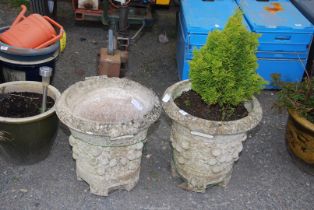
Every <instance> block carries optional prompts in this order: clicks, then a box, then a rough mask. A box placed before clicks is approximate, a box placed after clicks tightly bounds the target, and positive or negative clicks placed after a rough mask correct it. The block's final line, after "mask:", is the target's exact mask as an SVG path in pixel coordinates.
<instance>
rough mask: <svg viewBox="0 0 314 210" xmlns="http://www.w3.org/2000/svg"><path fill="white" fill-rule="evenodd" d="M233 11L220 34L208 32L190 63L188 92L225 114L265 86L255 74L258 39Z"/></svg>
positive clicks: (240, 15) (239, 13)
mask: <svg viewBox="0 0 314 210" xmlns="http://www.w3.org/2000/svg"><path fill="white" fill-rule="evenodd" d="M242 21H243V20H242V13H241V11H240V10H237V11H236V13H235V14H234V15H233V16H232V17H231V18H230V19H229V21H228V23H227V25H226V27H225V28H224V30H222V31H218V30H215V31H213V32H211V33H209V35H208V38H207V42H206V44H205V45H204V46H203V47H202V48H201V49H200V50H194V52H193V59H192V60H191V61H190V80H191V82H192V89H193V90H194V91H195V92H197V93H198V94H199V95H200V96H201V97H202V99H203V100H204V101H205V102H206V103H208V104H218V105H220V106H221V107H222V109H223V110H224V112H225V115H228V114H229V113H230V112H232V111H233V110H232V108H231V107H235V106H237V105H239V104H240V103H242V102H244V101H246V100H249V99H251V97H252V96H253V95H254V94H255V93H258V92H259V91H260V90H261V89H262V88H263V85H264V84H265V81H264V80H263V79H262V78H261V77H260V76H259V75H258V74H257V73H256V69H257V58H256V55H255V53H256V50H257V46H258V37H259V35H258V34H256V33H252V32H249V31H248V30H247V29H246V27H245V26H244V25H243V23H242Z"/></svg>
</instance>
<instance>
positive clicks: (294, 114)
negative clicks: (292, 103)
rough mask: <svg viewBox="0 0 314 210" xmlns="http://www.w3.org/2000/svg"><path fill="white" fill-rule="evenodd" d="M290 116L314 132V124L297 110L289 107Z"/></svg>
mask: <svg viewBox="0 0 314 210" xmlns="http://www.w3.org/2000/svg"><path fill="white" fill-rule="evenodd" d="M288 113H289V115H290V117H292V118H293V119H294V120H295V121H296V122H298V123H299V124H300V125H302V126H303V127H304V128H306V129H308V130H310V131H312V132H314V124H313V123H311V122H310V121H308V120H307V119H306V118H305V117H303V116H302V115H300V114H299V113H298V112H297V111H296V110H293V109H288Z"/></svg>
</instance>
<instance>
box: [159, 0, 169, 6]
mask: <svg viewBox="0 0 314 210" xmlns="http://www.w3.org/2000/svg"><path fill="white" fill-rule="evenodd" d="M156 4H157V5H169V4H170V0H156Z"/></svg>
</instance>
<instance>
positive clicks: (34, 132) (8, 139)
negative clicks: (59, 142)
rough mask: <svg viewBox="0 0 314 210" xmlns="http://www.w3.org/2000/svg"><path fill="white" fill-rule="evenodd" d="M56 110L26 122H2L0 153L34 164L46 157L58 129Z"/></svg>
mask: <svg viewBox="0 0 314 210" xmlns="http://www.w3.org/2000/svg"><path fill="white" fill-rule="evenodd" d="M58 122H59V120H58V118H57V115H56V114H55V112H53V113H51V114H50V115H48V116H46V117H45V118H42V119H37V120H34V121H31V122H26V123H6V122H0V153H1V154H2V156H3V157H5V159H7V160H8V161H10V162H11V161H12V162H14V163H17V164H33V163H35V162H38V161H40V160H43V159H45V158H46V157H47V156H48V154H49V151H50V148H51V146H52V144H53V141H54V139H55V137H56V134H57V130H58Z"/></svg>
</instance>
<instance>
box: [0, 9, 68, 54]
mask: <svg viewBox="0 0 314 210" xmlns="http://www.w3.org/2000/svg"><path fill="white" fill-rule="evenodd" d="M21 8H22V11H21V12H20V14H19V15H18V16H17V17H16V19H15V21H14V22H13V23H12V25H11V27H10V29H8V30H7V31H5V32H3V33H2V34H0V41H1V42H4V43H5V44H8V45H10V46H14V47H20V48H32V49H40V48H44V47H47V46H49V45H51V44H54V43H55V42H56V41H58V40H60V38H61V37H62V35H63V27H62V26H61V25H59V24H58V23H57V22H55V21H54V20H52V19H50V18H49V17H47V16H41V15H39V14H31V15H29V16H28V17H25V16H24V15H25V13H26V11H27V8H26V6H25V5H21ZM53 26H55V27H56V28H58V29H59V34H58V35H57V33H56V30H55V29H54V27H53Z"/></svg>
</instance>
